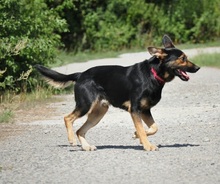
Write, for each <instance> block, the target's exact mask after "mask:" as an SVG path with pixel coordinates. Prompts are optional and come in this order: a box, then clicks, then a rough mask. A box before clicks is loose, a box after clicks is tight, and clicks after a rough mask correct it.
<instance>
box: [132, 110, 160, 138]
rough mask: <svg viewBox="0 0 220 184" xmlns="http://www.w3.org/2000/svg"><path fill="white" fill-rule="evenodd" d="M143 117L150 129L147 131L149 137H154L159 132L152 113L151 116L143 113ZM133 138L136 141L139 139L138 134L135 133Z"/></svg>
mask: <svg viewBox="0 0 220 184" xmlns="http://www.w3.org/2000/svg"><path fill="white" fill-rule="evenodd" d="M141 117H142V119H143V121H144V123H145V124H146V125H147V126H148V127H149V129H148V130H147V131H146V134H147V136H150V135H154V134H155V133H156V132H157V131H158V126H157V124H156V123H155V122H154V119H153V117H152V115H151V113H150V114H149V115H146V114H143V113H142V114H141ZM133 138H134V139H136V138H139V137H138V134H137V132H134V135H133Z"/></svg>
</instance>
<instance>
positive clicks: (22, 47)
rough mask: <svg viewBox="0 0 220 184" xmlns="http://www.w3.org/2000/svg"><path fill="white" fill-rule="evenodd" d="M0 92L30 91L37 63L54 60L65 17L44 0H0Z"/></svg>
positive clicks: (33, 82) (63, 29)
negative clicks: (49, 6) (33, 68)
mask: <svg viewBox="0 0 220 184" xmlns="http://www.w3.org/2000/svg"><path fill="white" fill-rule="evenodd" d="M0 14H1V16H0V30H1V31H0V45H1V47H0V94H1V93H2V92H3V91H5V90H14V91H16V92H22V91H28V90H30V89H31V88H33V86H34V85H35V84H36V83H37V80H36V79H34V78H32V76H33V72H32V67H33V65H35V64H37V63H38V64H44V65H47V64H48V63H50V62H53V60H54V57H55V51H56V48H58V47H59V46H60V35H59V34H58V33H59V32H64V31H66V26H65V25H66V24H65V21H64V20H62V19H60V18H59V16H58V15H57V13H56V12H55V11H54V10H53V9H49V8H48V7H47V5H46V4H45V3H44V1H43V0H19V1H17V0H0Z"/></svg>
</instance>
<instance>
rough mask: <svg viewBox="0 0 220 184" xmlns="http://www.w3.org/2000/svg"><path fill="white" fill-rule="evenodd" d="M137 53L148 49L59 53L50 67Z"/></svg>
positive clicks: (216, 42)
mask: <svg viewBox="0 0 220 184" xmlns="http://www.w3.org/2000/svg"><path fill="white" fill-rule="evenodd" d="M176 46H177V48H179V49H192V48H205V47H215V46H219V47H220V40H217V41H214V42H209V43H203V44H181V45H176ZM159 47H160V45H159ZM135 52H147V48H146V49H144V48H142V49H141V48H133V49H123V50H121V51H106V52H78V53H74V52H64V51H58V57H57V59H56V60H55V63H53V64H51V65H50V67H57V66H62V65H66V64H70V63H78V62H86V61H89V60H94V59H103V58H116V57H118V56H119V55H120V54H123V53H135Z"/></svg>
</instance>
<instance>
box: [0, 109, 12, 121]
mask: <svg viewBox="0 0 220 184" xmlns="http://www.w3.org/2000/svg"><path fill="white" fill-rule="evenodd" d="M13 116H14V113H13V112H12V110H10V109H6V110H3V111H2V112H1V113H0V123H9V122H12V119H13Z"/></svg>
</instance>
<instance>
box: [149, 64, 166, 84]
mask: <svg viewBox="0 0 220 184" xmlns="http://www.w3.org/2000/svg"><path fill="white" fill-rule="evenodd" d="M151 72H152V74H153V75H154V78H155V79H157V80H158V81H159V82H161V83H163V84H164V83H165V81H164V80H163V79H162V78H161V77H159V76H158V75H157V72H156V70H155V69H154V68H151Z"/></svg>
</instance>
